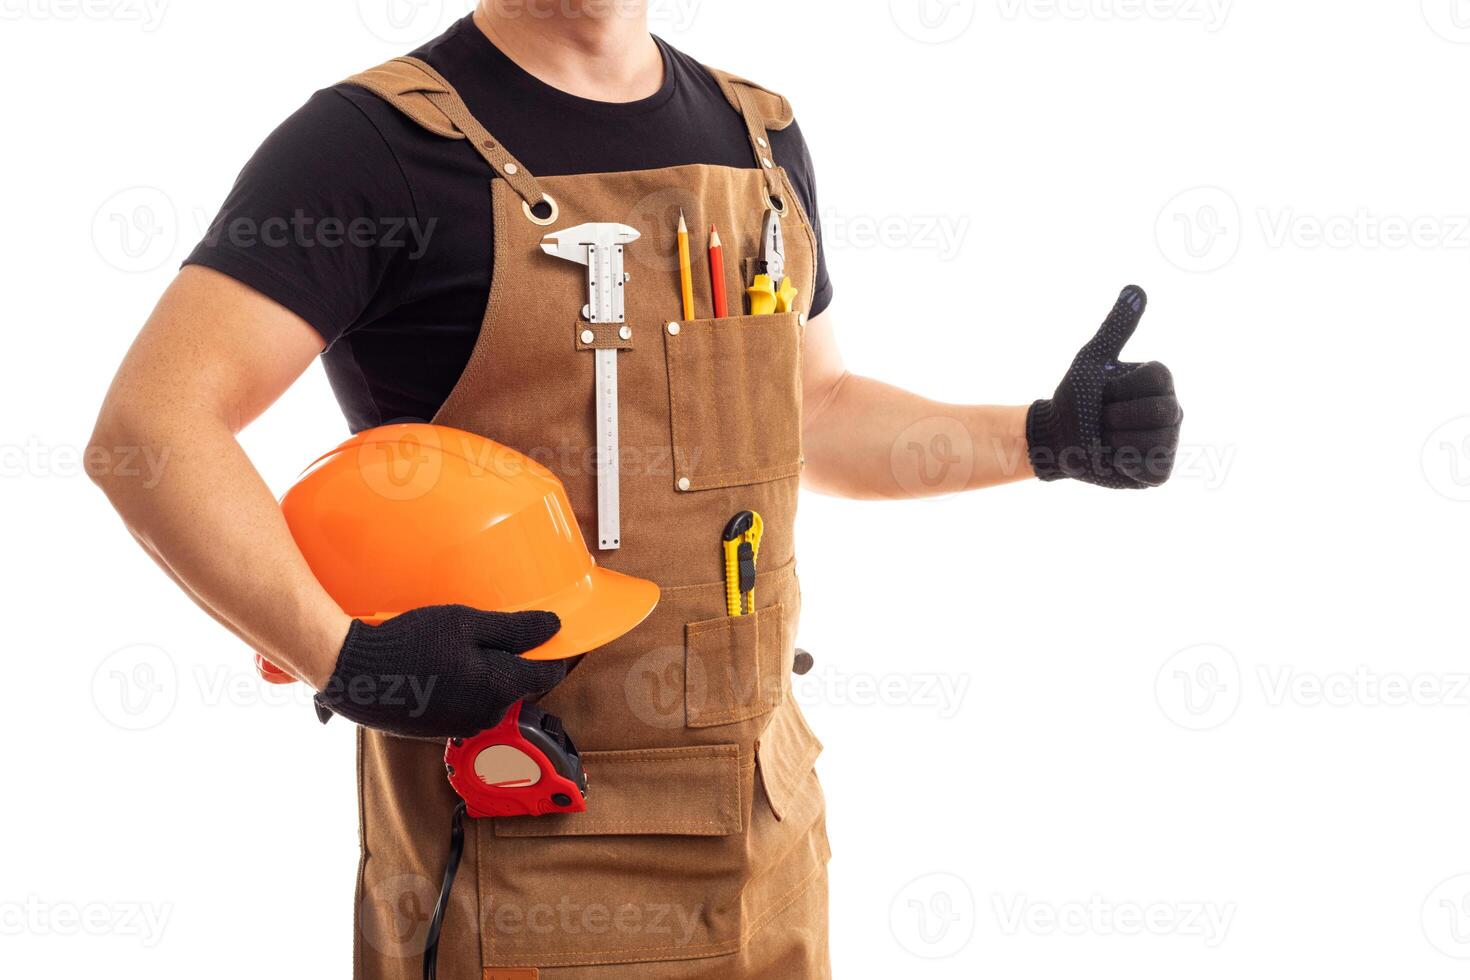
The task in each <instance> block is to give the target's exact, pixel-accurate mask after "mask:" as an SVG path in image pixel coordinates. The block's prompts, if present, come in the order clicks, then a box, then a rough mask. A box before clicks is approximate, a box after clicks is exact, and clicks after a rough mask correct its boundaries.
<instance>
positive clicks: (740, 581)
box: [720, 510, 763, 616]
mask: <svg viewBox="0 0 1470 980" xmlns="http://www.w3.org/2000/svg"><path fill="white" fill-rule="evenodd" d="M762 527H763V526H762V524H761V515H759V514H757V513H756V512H755V511H753V510H742V511H741V512H740V513H738V514H736V515H735V516H734V517H732V518H730V523H728V524H726V525H725V533H724V534H722V535H721V536H720V544H721V547H722V548H723V550H724V553H725V612H727V613H729V614H730V615H731V616H749V615H750V614H751V613H753V612H755V560H756V558H757V557H759V556H760V551H761V530H762Z"/></svg>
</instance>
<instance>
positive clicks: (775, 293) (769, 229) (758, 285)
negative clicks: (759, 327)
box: [745, 209, 796, 316]
mask: <svg viewBox="0 0 1470 980" xmlns="http://www.w3.org/2000/svg"><path fill="white" fill-rule="evenodd" d="M755 268H756V277H755V282H754V283H753V284H751V287H750V288H749V289H747V290H746V291H745V295H747V296H749V297H750V312H751V314H752V315H754V316H764V315H766V314H768V313H790V312H791V311H792V310H793V309H794V308H795V303H796V287H795V286H793V285H791V277H790V276H788V275H786V241H785V239H783V238H782V237H781V216H780V215H779V214H777V213H776V212H775V211H774V210H772V209H767V211H766V223H765V227H764V228H762V229H761V249H760V254H759V255H758V256H757V257H756V260H755Z"/></svg>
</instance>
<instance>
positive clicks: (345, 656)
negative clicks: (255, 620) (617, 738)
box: [316, 606, 567, 738]
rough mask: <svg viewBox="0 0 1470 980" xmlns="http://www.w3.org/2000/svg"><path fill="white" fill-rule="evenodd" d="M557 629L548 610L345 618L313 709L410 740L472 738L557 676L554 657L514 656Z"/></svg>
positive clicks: (426, 611)
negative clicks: (333, 664)
mask: <svg viewBox="0 0 1470 980" xmlns="http://www.w3.org/2000/svg"><path fill="white" fill-rule="evenodd" d="M559 629H561V620H559V619H557V617H556V614H555V613H549V612H521V613H494V612H482V611H481V610H478V609H471V608H470V607H469V606H425V607H424V608H422V609H412V610H409V611H408V612H406V613H404V614H403V615H401V616H395V617H394V618H392V619H390V620H388V621H386V622H384V623H383V624H382V625H381V626H368V625H367V624H366V623H363V622H362V621H360V620H354V621H353V623H352V626H351V627H349V628H348V630H347V639H346V641H345V642H344V643H343V644H342V652H341V653H339V654H338V655H337V669H336V670H335V671H333V672H332V676H331V678H330V679H329V680H328V681H327V686H326V688H325V689H323V690H322V692H321V693H320V694H318V695H317V696H316V703H317V712H318V714H319V715H320V716H321V719H322V721H323V722H325V721H326V720H327V719H328V718H330V717H331V714H330V712H335V713H337V714H339V715H341V716H343V717H344V718H347V719H348V720H349V721H354V722H356V723H357V724H359V725H363V726H365V727H367V728H377V729H380V730H382V731H385V732H392V733H393V734H395V735H407V736H411V737H414V738H468V737H469V736H471V735H477V734H479V733H480V732H482V731H484V730H485V729H487V728H494V727H495V726H496V725H497V724H498V723H499V722H500V719H501V718H503V717H505V712H506V709H508V708H509V707H510V706H511V705H513V704H515V703H516V702H517V701H523V700H525V699H526V698H532V697H537V696H539V695H542V694H545V693H546V692H547V691H549V690H551V689H552V688H553V687H555V686H556V685H557V684H558V683H560V682H561V680H562V679H563V678H564V677H566V675H567V665H566V663H565V662H563V661H557V660H548V661H537V660H524V659H522V658H520V657H518V656H516V654H518V653H522V652H524V651H526V650H529V649H531V648H532V647H537V646H540V645H541V644H543V643H545V642H546V641H547V640H549V639H551V638H552V636H554V635H555V634H556V631H557V630H559ZM324 709H325V710H324Z"/></svg>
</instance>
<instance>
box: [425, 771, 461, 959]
mask: <svg viewBox="0 0 1470 980" xmlns="http://www.w3.org/2000/svg"><path fill="white" fill-rule="evenodd" d="M463 856H464V800H460V801H459V803H457V804H456V805H455V807H454V817H453V821H452V822H451V824H450V828H449V862H448V863H447V864H446V865H445V866H444V884H443V885H441V886H440V887H439V901H438V902H436V903H435V904H434V918H433V919H432V920H430V922H429V935H428V937H427V938H426V939H425V940H424V980H435V977H437V976H438V971H439V930H440V928H442V927H443V925H444V913H445V912H447V911H448V910H449V892H450V890H451V889H452V888H454V876H455V875H456V874H458V873H459V859H460V858H461V857H463Z"/></svg>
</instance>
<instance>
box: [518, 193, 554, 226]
mask: <svg viewBox="0 0 1470 980" xmlns="http://www.w3.org/2000/svg"><path fill="white" fill-rule="evenodd" d="M543 204H545V205H548V208H547V214H546V217H544V218H541V217H537V216H536V211H535V209H534V208H532V206H531V205H530V204H529V203H527V202H526V201H522V202H521V210H522V211H524V212H525V214H526V217H527V218H528V219H529V220H530V221H531V223H532V224H537V225H549V224H551V223H552V222H554V221H555V220H556V218H557V215H559V214H560V213H561V209H560V208H558V207H557V206H556V198H554V197H552V196H551V195H550V194H542V195H541V200H540V201H539V202H538V203H537V204H536V207H537V208H539V207H541V205H543Z"/></svg>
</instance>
